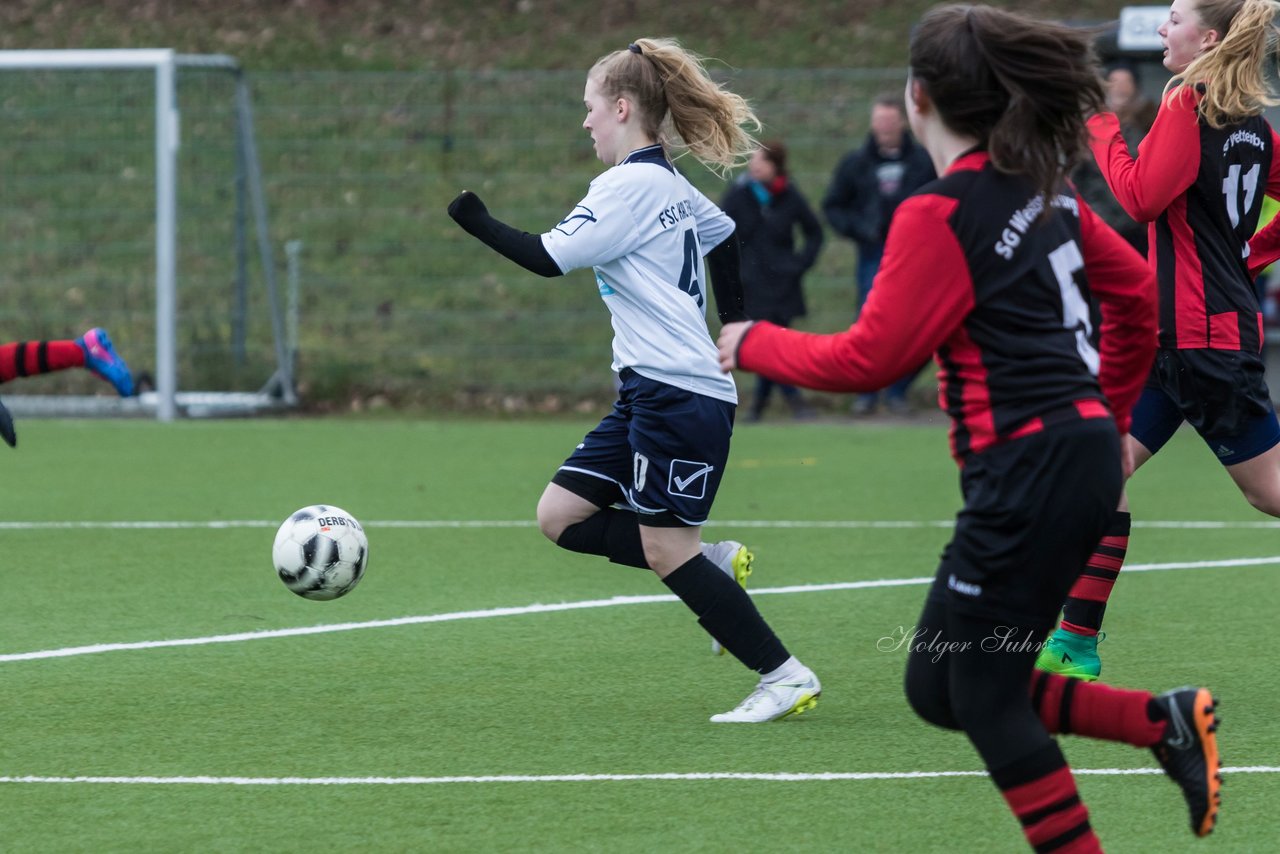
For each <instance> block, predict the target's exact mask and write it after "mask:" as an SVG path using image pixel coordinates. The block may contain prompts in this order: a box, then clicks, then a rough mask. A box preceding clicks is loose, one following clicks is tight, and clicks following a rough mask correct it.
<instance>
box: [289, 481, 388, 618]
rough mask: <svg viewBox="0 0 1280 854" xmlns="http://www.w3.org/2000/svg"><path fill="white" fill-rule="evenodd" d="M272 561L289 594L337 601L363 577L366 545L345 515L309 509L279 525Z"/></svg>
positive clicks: (326, 508)
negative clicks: (291, 592) (290, 592)
mask: <svg viewBox="0 0 1280 854" xmlns="http://www.w3.org/2000/svg"><path fill="white" fill-rule="evenodd" d="M271 559H272V561H273V562H274V563H275V566H276V572H277V573H278V574H279V575H280V580H281V581H283V582H284V586H285V587H288V588H289V589H290V590H292V591H293V592H294V593H297V594H298V595H299V596H303V597H305V598H307V599H321V600H324V599H337V598H338V597H339V596H345V595H346V594H348V593H350V592H351V589H352V588H353V587H355V586H356V585H357V584H359V583H360V579H361V578H362V577H363V576H364V568H365V564H367V563H368V562H369V540H368V539H367V538H366V537H365V535H364V528H363V527H361V526H360V523H359V522H357V521H356V519H355V517H354V516H352V515H351V514H350V513H348V512H347V511H345V510H343V509H342V508H340V507H334V506H333V505H332V504H313V505H312V506H310V507H303V508H302V509H301V510H299V511H297V512H296V513H294V514H293V515H291V516H290V517H289V518H288V519H285V520H284V524H283V525H281V526H280V530H279V531H277V532H276V541H275V544H274V545H273V546H272V547H271Z"/></svg>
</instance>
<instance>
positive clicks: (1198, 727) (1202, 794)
mask: <svg viewBox="0 0 1280 854" xmlns="http://www.w3.org/2000/svg"><path fill="white" fill-rule="evenodd" d="M1154 702H1155V703H1157V704H1158V705H1159V706H1160V707H1161V708H1162V709H1163V710H1164V712H1165V714H1166V715H1168V718H1169V728H1168V730H1167V731H1166V732H1165V735H1164V737H1163V738H1161V739H1160V741H1158V742H1157V743H1156V744H1155V745H1154V746H1153V747H1152V748H1151V752H1152V753H1154V754H1155V755H1156V759H1158V760H1160V765H1161V767H1163V768H1164V772H1165V773H1166V774H1168V775H1169V779H1171V780H1173V782H1175V783H1177V784H1178V787H1179V788H1181V789H1182V796H1183V797H1184V798H1185V799H1186V801H1187V810H1188V812H1189V814H1190V818H1191V832H1192V833H1194V834H1195V835H1196V836H1208V835H1209V834H1210V833H1212V832H1213V826H1214V824H1216V823H1217V821H1218V808H1219V806H1220V805H1221V803H1222V772H1221V769H1222V765H1221V762H1220V760H1219V758H1218V740H1217V731H1218V717H1217V715H1216V714H1215V712H1216V710H1217V708H1218V703H1217V700H1215V699H1214V698H1213V695H1212V694H1210V693H1209V691H1208V689H1206V688H1176V689H1174V690H1172V691H1166V692H1165V693H1163V694H1161V695H1159V696H1158V697H1156V698H1155V700H1154Z"/></svg>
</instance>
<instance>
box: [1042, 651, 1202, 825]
mask: <svg viewBox="0 0 1280 854" xmlns="http://www.w3.org/2000/svg"><path fill="white" fill-rule="evenodd" d="M1030 687H1031V702H1032V707H1033V708H1034V709H1035V710H1036V713H1037V714H1038V715H1039V716H1040V720H1041V722H1042V723H1043V724H1044V726H1045V728H1046V729H1047V730H1048V731H1049V732H1051V733H1058V734H1065V733H1073V734H1075V735H1082V736H1085V737H1087V738H1098V739H1102V740H1104V741H1118V742H1123V743H1125V744H1132V745H1133V746H1134V747H1149V748H1150V749H1151V751H1152V752H1153V753H1154V754H1155V755H1156V758H1157V759H1158V760H1160V765H1161V766H1162V767H1163V768H1164V771H1165V773H1166V774H1168V775H1169V778H1170V779H1171V780H1173V782H1175V783H1177V784H1178V788H1180V789H1181V790H1182V796H1183V798H1184V799H1185V800H1186V802H1187V809H1188V811H1189V812H1190V816H1191V830H1192V832H1193V833H1195V834H1196V835H1197V836H1206V835H1208V834H1209V833H1210V832H1211V831H1212V830H1213V825H1214V822H1216V821H1217V817H1218V807H1219V804H1220V802H1221V792H1220V790H1221V786H1222V777H1221V774H1220V772H1221V763H1220V760H1219V757H1218V741H1217V734H1216V733H1217V729H1218V719H1217V716H1216V715H1215V710H1216V708H1217V703H1216V702H1215V701H1214V699H1213V695H1212V694H1210V693H1209V690H1208V689H1207V688H1177V689H1174V690H1173V691H1167V692H1165V693H1163V694H1159V695H1154V694H1151V693H1150V692H1148V691H1134V690H1130V689H1125V688H1114V687H1112V686H1110V685H1103V684H1101V683H1098V682H1092V683H1091V682H1082V681H1080V680H1078V679H1071V678H1067V677H1064V676H1060V675H1058V674H1056V673H1043V672H1037V673H1035V674H1033V676H1032V678H1031V686H1030Z"/></svg>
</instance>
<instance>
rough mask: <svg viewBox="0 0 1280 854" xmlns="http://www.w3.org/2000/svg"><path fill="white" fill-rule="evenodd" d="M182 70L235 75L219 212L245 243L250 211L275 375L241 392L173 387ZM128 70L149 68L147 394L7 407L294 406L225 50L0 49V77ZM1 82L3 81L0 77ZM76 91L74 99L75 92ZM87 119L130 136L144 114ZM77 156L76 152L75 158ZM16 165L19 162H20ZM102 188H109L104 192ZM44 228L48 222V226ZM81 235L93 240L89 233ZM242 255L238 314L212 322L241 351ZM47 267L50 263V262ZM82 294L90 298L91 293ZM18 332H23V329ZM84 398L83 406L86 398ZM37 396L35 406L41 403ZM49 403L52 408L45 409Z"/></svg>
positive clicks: (83, 122)
mask: <svg viewBox="0 0 1280 854" xmlns="http://www.w3.org/2000/svg"><path fill="white" fill-rule="evenodd" d="M184 69H191V70H201V71H207V72H223V73H226V74H229V75H230V76H231V77H232V78H233V79H234V83H233V85H234V94H233V96H232V103H231V104H230V105H229V106H228V109H229V110H230V111H231V113H232V114H233V115H234V126H235V131H234V133H235V140H234V154H235V165H234V167H233V168H234V172H235V175H234V184H235V190H234V195H235V196H236V206H235V207H236V210H235V212H234V213H232V214H229V215H228V216H235V217H236V218H237V220H236V226H235V229H234V231H235V238H234V240H235V241H236V242H237V243H241V242H243V241H244V240H246V237H245V232H246V229H245V227H244V222H243V220H244V218H245V217H246V216H247V212H249V211H251V212H252V217H253V219H254V221H255V224H256V231H257V249H258V256H259V261H260V262H261V271H262V278H263V281H264V285H265V294H264V297H265V304H264V305H263V306H262V308H263V309H264V310H265V312H266V313H268V314H269V320H270V337H271V338H272V346H271V347H270V358H271V361H273V362H274V373H273V374H272V375H271V376H270V378H269V379H267V380H266V381H265V384H264V385H262V387H261V388H260V389H259V390H258V391H257V392H255V393H251V394H246V393H245V392H243V391H240V392H231V391H228V390H219V389H214V390H211V391H180V388H179V386H180V381H179V365H180V363H181V362H182V355H183V354H182V353H181V352H180V346H181V345H180V341H179V335H178V317H179V313H180V289H179V277H180V276H181V275H182V270H180V269H179V255H180V253H179V243H178V239H179V228H180V222H179V181H180V177H181V176H180V174H179V152H180V148H181V139H180V135H181V131H180V128H181V118H180V117H181V112H180V110H179V74H180V73H181V71H182V70H184ZM130 71H131V72H135V73H139V72H140V73H143V74H146V73H147V72H150V73H151V74H152V75H153V87H152V91H153V96H154V113H153V117H152V118H151V123H152V124H153V129H154V142H153V155H152V156H153V157H154V201H153V205H154V250H153V252H154V274H155V288H154V312H155V319H154V340H155V355H154V359H155V361H154V392H151V393H144V394H142V395H139V396H138V397H137V398H134V399H130V400H127V401H115V402H114V403H115V404H116V405H115V406H111V405H110V404H108V402H107V401H104V400H101V399H98V398H93V399H83V398H82V399H81V400H80V401H79V402H76V401H72V402H71V403H70V406H69V407H68V406H61V407H59V406H58V405H57V404H56V403H54V402H53V401H51V400H49V399H47V396H45V395H32V396H29V397H23V398H22V399H21V400H20V401H19V400H18V399H17V398H15V397H13V396H10V395H8V394H6V395H5V399H6V401H9V402H10V406H11V408H13V409H14V410H15V411H17V412H20V411H23V410H31V411H36V412H40V411H45V412H55V413H59V412H61V413H70V412H72V411H76V410H77V407H80V406H82V405H83V406H86V407H87V409H88V411H89V412H93V413H96V414H103V413H105V412H109V411H113V410H114V411H120V412H141V413H143V414H149V411H150V410H151V409H154V414H155V417H156V418H157V419H159V420H161V421H170V420H173V419H174V418H175V417H177V416H179V415H184V414H217V413H218V411H219V404H220V402H221V403H225V404H226V405H227V407H228V409H229V410H230V411H234V412H236V413H237V414H239V413H242V412H244V411H246V409H247V410H250V411H252V410H254V409H258V408H263V409H265V408H274V407H277V406H291V405H295V404H296V403H297V397H296V393H295V391H294V384H293V376H292V365H291V364H290V358H289V354H288V353H287V352H286V347H285V342H284V337H283V336H284V328H283V320H282V314H281V308H280V300H279V297H278V293H277V284H276V270H275V262H274V258H273V253H272V248H271V241H270V237H269V232H268V228H267V206H266V200H265V194H264V190H263V186H262V177H261V171H260V168H259V162H258V155H257V147H256V142H255V136H254V127H253V113H252V98H251V96H250V90H249V87H248V83H247V81H246V80H245V77H244V74H243V71H242V69H241V67H240V65H239V63H238V62H236V60H234V59H233V58H232V57H228V56H222V55H209V56H205V55H188V54H180V53H177V52H175V51H174V50H172V49H169V48H148V49H114V50H16V51H0V75H4V76H7V77H11V76H12V75H13V74H14V73H15V72H29V73H32V74H35V73H47V74H50V75H53V74H57V73H58V72H94V73H97V74H99V75H103V76H107V75H110V74H112V73H113V72H130ZM0 79H4V78H3V77H0ZM18 85H21V84H18ZM97 85H100V86H101V87H102V89H103V91H107V90H110V89H111V88H112V87H111V85H110V83H109V82H101V83H98V84H97ZM83 88H85V89H92V88H93V87H92V86H90V85H89V84H86V85H85V86H84V87H83ZM94 91H96V90H94ZM76 97H79V96H78V95H77V96H76ZM87 98H88V99H89V103H90V106H89V107H86V108H83V117H81V113H76V114H74V115H73V116H71V117H70V118H69V119H68V118H66V117H64V118H63V120H64V121H69V122H70V125H71V127H72V130H71V131H70V135H74V134H76V133H77V132H78V131H79V130H80V129H81V128H87V127H89V126H90V124H91V123H92V122H93V121H94V120H95V110H94V109H93V108H92V98H93V95H92V93H91V94H90V95H88V96H87ZM23 103H24V105H26V106H28V107H31V108H35V107H37V106H38V108H39V109H40V110H44V111H46V114H49V113H50V112H51V111H52V110H56V109H59V105H58V104H56V103H53V104H45V103H38V102H37V99H35V98H32V99H31V100H30V101H24V102H23ZM5 106H6V107H8V106H9V105H8V104H6V105H5ZM131 108H132V103H130V107H129V109H131ZM68 109H71V107H68ZM96 118H97V119H100V120H103V121H106V122H113V121H114V122H117V123H118V124H120V125H122V130H120V131H119V132H120V134H121V136H122V137H129V136H130V135H131V134H132V133H134V132H135V131H140V130H141V128H142V127H143V126H144V125H145V123H146V119H145V118H144V117H143V116H141V114H140V111H139V115H137V116H134V115H133V114H132V113H129V115H128V117H127V118H118V117H116V116H114V115H107V116H105V117H103V116H96ZM4 120H5V121H7V120H8V117H7V116H6V117H4ZM38 124H39V121H38V117H37V118H36V119H33V120H31V121H30V122H29V123H28V124H27V127H28V128H32V127H36V126H38ZM32 135H34V136H36V137H37V138H38V139H39V141H38V142H36V143H34V145H35V146H40V145H57V144H58V142H57V141H56V140H51V139H49V138H47V137H44V136H40V135H39V134H38V133H35V132H33V134H32ZM66 142H67V144H69V145H74V143H75V140H74V139H72V140H67V141H66ZM24 143H25V140H24ZM0 146H5V142H4V141H3V140H2V139H0ZM9 156H10V155H9V153H8V152H6V157H9ZM135 156H137V155H135ZM81 159H84V158H83V156H82V157H81ZM15 168H18V169H21V168H22V167H21V166H18V167H15ZM125 171H128V172H131V171H133V170H132V167H129V168H128V169H126V170H125ZM115 177H117V176H103V177H102V178H101V179H100V180H103V181H104V182H108V183H109V182H110V181H111V180H113V179H114V178H115ZM84 180H85V181H88V182H92V181H93V180H94V177H93V176H90V177H88V178H86V179H84ZM0 192H5V191H0ZM105 192H106V194H107V195H110V192H109V191H105ZM67 195H68V197H69V199H70V202H68V200H67V199H63V200H61V201H59V200H56V199H55V200H54V201H53V202H52V203H51V204H50V207H51V208H53V209H55V210H56V209H57V207H58V205H59V204H61V205H62V207H63V208H66V207H69V206H70V205H71V204H74V200H75V194H74V193H69V194H67ZM122 195H123V194H122ZM245 195H247V196H248V203H247V204H246V203H245V199H244V196H245ZM8 204H10V202H9V200H6V199H0V205H8ZM49 228H50V229H52V227H49ZM200 228H201V226H200V225H199V224H196V225H194V226H193V230H199V229H200ZM60 237H61V235H58V238H60ZM0 239H2V238H0ZM88 239H89V240H92V238H88ZM226 254H227V256H228V257H231V256H232V255H233V251H232V247H227V253H226ZM247 254H248V253H247V251H245V247H243V246H236V247H235V251H234V256H235V259H236V263H237V264H238V267H239V269H238V271H237V273H236V275H235V279H236V280H237V283H238V284H237V287H238V289H239V291H240V294H239V302H240V305H239V311H240V312H241V315H240V316H239V318H235V317H232V318H229V319H228V320H227V322H226V323H225V324H221V323H219V326H220V327H221V326H224V325H225V326H226V327H227V328H228V329H231V330H232V331H231V332H228V333H227V336H229V337H241V340H240V341H239V342H238V343H239V345H240V347H241V348H243V343H244V342H243V338H242V336H243V335H244V325H245V317H244V313H245V312H247V311H248V308H247V307H246V305H245V300H244V294H243V290H244V288H245V287H246V285H245V280H246V278H247V275H246V271H245V267H246V264H247ZM47 266H56V265H55V264H50V265H47ZM10 274H11V271H9V270H5V269H3V268H0V279H3V278H9V276H10ZM23 284H24V283H23V282H22V281H16V280H15V281H13V282H11V283H9V287H16V288H21V287H22V286H23ZM89 301H90V302H92V298H90V300H89ZM205 322H206V324H207V323H208V321H205ZM6 325H7V324H6ZM95 325H96V322H95ZM13 331H17V332H20V333H21V332H22V330H11V331H8V332H7V333H6V334H12V332H13ZM24 337H32V336H31V335H30V334H29V333H28V334H26V335H25V336H24ZM219 337H221V332H220V333H219ZM264 349H265V348H264ZM127 357H128V358H129V359H130V362H131V365H134V366H135V367H136V364H137V362H138V356H137V354H135V353H132V352H131V353H130V354H127ZM193 358H198V356H193ZM55 397H56V396H55ZM219 397H223V398H225V400H223V401H220V400H219ZM90 400H91V401H92V403H89V401H90ZM42 401H43V404H44V405H41V402H42ZM50 404H53V405H52V406H51V405H50Z"/></svg>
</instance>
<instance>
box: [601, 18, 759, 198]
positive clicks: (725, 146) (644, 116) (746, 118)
mask: <svg viewBox="0 0 1280 854" xmlns="http://www.w3.org/2000/svg"><path fill="white" fill-rule="evenodd" d="M590 76H591V77H592V78H594V79H595V80H596V82H597V84H598V85H599V86H600V89H601V91H602V92H603V93H604V94H605V95H606V96H608V97H610V98H617V97H621V96H623V95H627V96H630V97H631V98H632V99H633V101H634V102H635V105H636V106H637V107H638V108H639V113H640V118H641V121H642V122H643V123H644V129H645V131H646V132H647V133H648V134H649V135H650V136H652V137H653V138H654V139H656V140H658V141H659V142H661V143H662V144H663V145H666V146H673V145H678V146H683V147H684V148H686V149H688V151H689V153H691V154H692V155H693V156H694V157H696V158H697V159H698V160H699V161H701V162H702V163H704V164H705V165H706V166H708V167H709V168H710V169H711V170H712V171H714V172H716V173H717V174H720V175H724V174H727V173H728V172H729V171H731V170H733V169H736V168H738V167H740V166H742V165H743V164H745V163H746V162H747V160H748V159H749V158H750V156H751V152H752V151H754V150H755V149H756V148H758V147H759V144H758V143H757V142H756V139H755V137H754V133H756V132H758V131H759V130H760V120H759V119H758V118H756V114H755V113H754V112H753V111H752V109H751V106H750V104H748V103H747V102H746V100H745V99H744V98H742V97H741V96H740V95H735V94H734V93H733V92H730V91H728V90H727V89H725V88H723V87H722V86H720V85H719V84H717V83H716V82H715V81H714V80H712V79H711V77H710V75H709V74H707V70H706V67H705V65H704V60H703V58H702V57H700V56H698V55H697V54H696V53H693V52H692V51H689V50H686V49H685V48H683V47H681V46H680V44H679V43H678V42H677V41H676V40H675V39H665V38H663V39H652V38H641V39H636V40H635V41H634V42H633V43H632V44H631V45H630V46H628V48H627V49H626V50H616V51H614V52H613V53H610V54H608V55H607V56H603V57H601V58H600V59H599V60H597V61H596V64H595V65H594V66H592V68H591V72H590ZM668 122H669V124H670V127H671V129H673V130H674V131H675V135H676V137H677V138H671V135H670V134H668V133H666V132H665V127H666V126H667V124H668Z"/></svg>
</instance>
